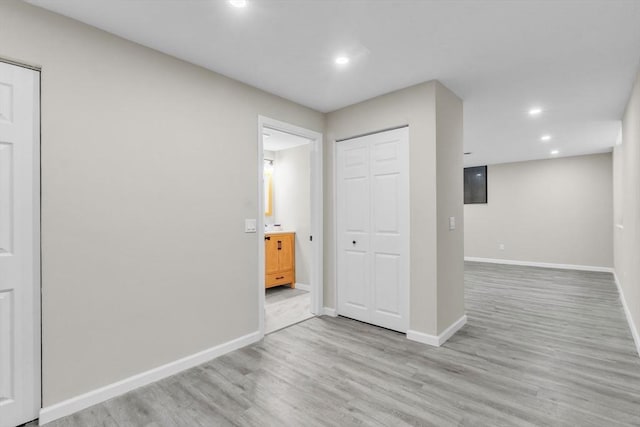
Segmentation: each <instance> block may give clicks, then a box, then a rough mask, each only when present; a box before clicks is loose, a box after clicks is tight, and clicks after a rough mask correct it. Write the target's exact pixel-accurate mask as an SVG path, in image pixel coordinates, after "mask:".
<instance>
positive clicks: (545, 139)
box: [540, 135, 551, 141]
mask: <svg viewBox="0 0 640 427" xmlns="http://www.w3.org/2000/svg"><path fill="white" fill-rule="evenodd" d="M550 140H551V135H542V136H541V137H540V141H550Z"/></svg>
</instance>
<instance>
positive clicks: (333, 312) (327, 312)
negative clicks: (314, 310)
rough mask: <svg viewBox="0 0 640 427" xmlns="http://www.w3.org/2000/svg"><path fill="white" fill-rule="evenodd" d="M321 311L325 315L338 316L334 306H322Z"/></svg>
mask: <svg viewBox="0 0 640 427" xmlns="http://www.w3.org/2000/svg"><path fill="white" fill-rule="evenodd" d="M322 313H323V314H324V315H325V316H330V317H337V316H338V312H337V311H336V309H335V308H331V307H323V308H322Z"/></svg>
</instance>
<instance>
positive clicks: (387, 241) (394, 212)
mask: <svg viewBox="0 0 640 427" xmlns="http://www.w3.org/2000/svg"><path fill="white" fill-rule="evenodd" d="M337 239H338V242H337V250H338V257H337V272H338V277H337V281H338V286H337V292H338V313H339V314H341V315H344V316H347V317H351V318H354V319H357V320H361V321H364V322H368V323H372V324H375V325H379V326H383V327H385V328H389V329H393V330H397V331H401V332H406V331H407V329H408V327H409V130H408V128H407V127H404V128H400V129H394V130H391V131H386V132H380V133H376V134H371V135H366V136H362V137H357V138H353V139H350V140H347V141H342V142H338V143H337Z"/></svg>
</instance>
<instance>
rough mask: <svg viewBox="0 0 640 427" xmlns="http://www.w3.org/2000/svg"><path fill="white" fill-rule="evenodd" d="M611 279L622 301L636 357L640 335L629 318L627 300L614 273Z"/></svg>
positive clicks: (631, 318) (639, 348)
mask: <svg viewBox="0 0 640 427" xmlns="http://www.w3.org/2000/svg"><path fill="white" fill-rule="evenodd" d="M613 279H614V280H615V282H616V286H617V287H618V294H619V295H620V301H622V307H623V308H624V314H625V315H626V316H627V323H629V329H631V336H633V342H634V343H635V344H636V351H637V352H638V356H640V334H638V329H637V328H636V324H635V323H634V321H633V317H632V316H631V311H629V306H628V305H627V300H626V299H625V297H624V292H622V287H621V286H620V282H619V281H618V275H617V274H616V272H615V271H614V272H613Z"/></svg>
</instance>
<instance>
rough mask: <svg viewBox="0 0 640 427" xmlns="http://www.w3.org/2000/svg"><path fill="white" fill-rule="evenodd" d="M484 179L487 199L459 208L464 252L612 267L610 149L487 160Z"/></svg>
mask: <svg viewBox="0 0 640 427" xmlns="http://www.w3.org/2000/svg"><path fill="white" fill-rule="evenodd" d="M487 179H488V202H489V203H488V204H470V205H465V206H464V215H465V235H464V242H465V256H467V257H480V258H493V259H505V260H516V261H529V262H541V263H554V264H572V265H585V266H595V267H612V266H613V226H612V224H613V193H612V191H613V184H612V160H611V154H610V153H606V154H594V155H588V156H577V157H564V158H558V159H549V160H535V161H528V162H518V163H505V164H499V165H489V167H488V172H487ZM500 244H504V250H500V249H499V248H498V246H499V245H500Z"/></svg>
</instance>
